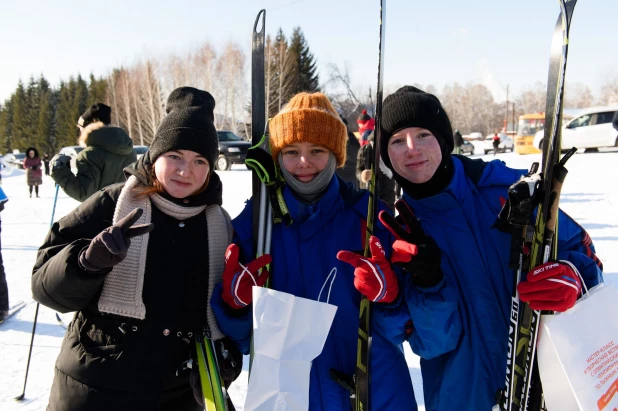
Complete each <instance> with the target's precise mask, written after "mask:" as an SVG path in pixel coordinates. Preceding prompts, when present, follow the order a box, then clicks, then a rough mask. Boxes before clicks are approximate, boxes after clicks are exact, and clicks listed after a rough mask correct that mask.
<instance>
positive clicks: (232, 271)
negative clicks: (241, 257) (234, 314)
mask: <svg viewBox="0 0 618 411" xmlns="http://www.w3.org/2000/svg"><path fill="white" fill-rule="evenodd" d="M271 261H272V258H271V257H270V255H268V254H264V255H261V256H259V257H258V258H256V259H255V260H253V261H251V262H250V263H249V264H247V265H246V266H244V265H242V264H240V263H239V262H238V246H237V245H236V244H230V245H229V247H228V248H227V250H226V251H225V271H223V291H222V297H223V301H225V302H226V303H227V305H229V306H230V307H232V308H234V309H237V310H238V309H240V308H243V307H246V306H247V305H249V304H251V302H252V300H253V294H252V288H253V286H254V285H255V286H258V287H263V286H264V284H266V280H268V269H267V268H266V266H267V265H268V264H270V262H271ZM260 268H263V270H262V273H261V274H260V273H258V271H259V269H260Z"/></svg>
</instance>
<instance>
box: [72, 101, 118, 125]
mask: <svg viewBox="0 0 618 411" xmlns="http://www.w3.org/2000/svg"><path fill="white" fill-rule="evenodd" d="M97 121H100V122H102V123H103V124H109V123H111V122H112V108H111V107H110V106H108V105H107V104H103V103H95V104H93V105H91V106H90V107H89V108H88V110H86V111H85V112H84V114H82V115H81V117H80V118H79V120H77V125H78V126H80V127H86V126H87V125H88V124H92V123H96V122H97Z"/></svg>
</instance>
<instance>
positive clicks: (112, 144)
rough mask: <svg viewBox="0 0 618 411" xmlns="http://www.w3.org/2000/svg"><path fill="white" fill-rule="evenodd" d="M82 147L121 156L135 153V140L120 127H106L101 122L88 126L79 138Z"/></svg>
mask: <svg viewBox="0 0 618 411" xmlns="http://www.w3.org/2000/svg"><path fill="white" fill-rule="evenodd" d="M78 143H79V145H81V146H86V147H88V146H90V147H98V148H101V149H103V150H105V151H107V152H110V153H112V154H118V155H121V156H126V155H129V154H131V153H132V152H133V140H131V137H129V135H128V134H127V133H126V132H125V131H124V130H123V129H121V128H120V127H114V126H106V125H104V124H103V123H101V122H100V121H99V122H97V123H92V124H89V125H88V126H86V127H85V128H84V129H83V131H82V134H81V135H80V136H79V139H78Z"/></svg>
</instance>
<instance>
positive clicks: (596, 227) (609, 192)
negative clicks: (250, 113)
mask: <svg viewBox="0 0 618 411" xmlns="http://www.w3.org/2000/svg"><path fill="white" fill-rule="evenodd" d="M482 158H485V159H488V160H490V159H493V156H492V155H489V156H483V157H482ZM496 158H499V159H501V160H503V161H505V162H506V163H507V165H509V166H511V167H517V168H529V166H530V164H531V163H532V162H533V161H540V155H528V156H519V155H517V154H512V153H509V154H499V155H498V156H497V157H496ZM568 165H569V167H568V168H569V170H570V173H569V176H568V177H567V180H566V183H565V185H564V189H563V195H562V199H561V207H562V209H563V210H565V211H566V212H567V213H569V214H570V215H571V216H572V217H573V218H575V219H576V220H577V221H578V222H579V223H580V224H581V225H582V226H584V228H586V230H587V231H588V233H589V234H590V236H591V237H592V239H593V241H594V243H595V246H596V249H597V254H598V256H599V258H600V259H601V260H602V261H603V264H604V267H605V270H604V271H605V278H606V281H609V282H612V283H614V284H616V285H618V256H616V255H614V254H613V252H616V250H617V249H618V248H617V246H618V213H617V212H616V211H617V209H616V207H615V206H616V205H618V184H617V181H618V152H616V151H608V152H601V153H585V154H584V153H579V154H577V155H575V156H574V157H573V158H572V159H571V160H570V161H569V163H568ZM220 175H221V179H222V180H223V184H224V197H223V198H224V204H223V205H224V207H225V208H226V209H227V210H228V211H229V213H230V214H231V215H232V217H234V216H235V215H237V214H238V213H239V212H240V211H241V209H242V208H243V206H244V201H245V200H246V199H247V198H248V197H249V195H250V191H251V178H250V173H249V172H248V171H247V170H246V169H245V167H244V166H235V167H234V169H233V170H232V171H228V172H221V173H220ZM53 187H54V186H53V181H52V180H51V179H49V177H45V180H44V185H43V186H42V187H41V198H40V199H36V198H33V199H30V198H28V192H27V191H28V190H27V186H26V177H25V175H24V173H23V171H17V170H9V169H5V170H3V186H2V188H3V189H4V191H5V192H6V194H7V196H8V197H9V198H10V201H9V202H8V203H7V205H6V209H5V211H3V212H2V214H1V215H0V217H1V218H2V256H3V258H4V265H5V269H6V272H7V280H8V283H9V293H10V298H11V301H12V302H17V301H19V300H24V301H27V302H28V303H29V304H28V305H27V306H26V308H24V309H23V310H22V311H21V312H19V313H18V314H17V315H16V316H14V317H13V318H11V319H10V320H8V321H7V322H6V323H4V324H2V325H0V409H1V410H3V411H8V410H24V411H25V410H44V409H45V406H46V404H47V398H48V396H49V388H50V385H51V379H52V375H53V364H54V361H55V359H56V356H57V354H58V352H59V349H60V344H61V341H62V337H63V335H64V329H63V328H62V327H60V326H59V325H58V324H57V323H56V320H55V318H54V311H52V310H49V309H47V308H45V307H41V310H40V313H39V320H38V325H37V335H36V338H35V346H34V350H33V355H32V363H31V366H30V375H29V378H28V388H27V391H26V400H25V401H24V402H22V403H16V402H15V401H13V397H15V396H16V395H18V394H20V393H21V390H22V384H23V379H24V371H25V367H26V359H27V355H28V346H29V344H30V335H31V334H30V333H31V330H32V322H33V319H34V312H35V307H36V303H34V301H33V300H32V297H31V292H30V275H31V269H32V265H33V264H34V260H35V257H36V250H37V249H38V247H39V246H40V245H41V244H42V242H43V240H44V237H45V235H46V233H47V230H48V228H49V223H50V217H51V212H52V205H53V197H54V188H53ZM77 205H78V203H77V202H76V201H74V200H72V199H70V198H68V197H67V196H66V195H64V193H63V192H62V190H61V191H60V196H59V198H58V204H57V209H56V219H59V218H60V217H62V216H63V215H65V214H67V213H68V212H70V211H71V210H72V209H73V208H74V207H75V206H77ZM406 357H407V359H408V364H409V367H410V373H411V375H412V377H413V381H414V384H415V391H416V394H417V400H418V402H419V404H422V394H421V392H422V391H421V390H422V387H421V378H420V370H419V365H418V358H416V357H415V356H413V355H412V354H411V352H410V351H409V350H407V352H406ZM245 390H246V371H245V372H243V375H242V376H241V377H240V378H239V380H238V381H237V383H236V384H235V385H234V386H233V388H232V390H231V393H232V397H233V398H234V402H235V403H236V404H238V405H239V406H238V408H237V409H239V410H241V409H242V403H243V402H244V392H245ZM421 409H423V407H421Z"/></svg>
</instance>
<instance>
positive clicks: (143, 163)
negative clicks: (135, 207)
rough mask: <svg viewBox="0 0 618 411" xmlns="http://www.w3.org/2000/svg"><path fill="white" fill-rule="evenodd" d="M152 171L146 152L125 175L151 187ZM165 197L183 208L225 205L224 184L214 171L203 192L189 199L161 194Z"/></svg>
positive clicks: (126, 168) (128, 168)
mask: <svg viewBox="0 0 618 411" xmlns="http://www.w3.org/2000/svg"><path fill="white" fill-rule="evenodd" d="M151 169H152V163H151V162H150V156H149V152H146V154H144V155H143V156H142V157H140V158H139V159H138V160H137V161H136V162H135V163H133V164H131V165H130V166H128V167H125V169H124V173H125V174H126V176H127V178H128V177H129V176H132V175H133V176H135V177H137V179H138V180H139V181H140V183H142V184H143V185H145V186H147V185H149V184H150V183H149V181H148V175H149V174H150V170H151ZM161 195H162V196H163V197H165V198H166V199H168V200H170V201H172V202H173V203H174V204H177V205H181V206H183V207H196V206H202V205H206V206H209V205H213V204H218V205H222V204H223V183H221V179H220V178H219V175H218V174H217V173H216V172H214V171H212V172H211V173H210V181H209V182H208V187H207V188H206V190H204V191H203V192H201V193H199V194H197V195H194V196H190V197H187V198H175V197H172V196H170V195H169V194H167V193H166V192H163V193H161Z"/></svg>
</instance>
